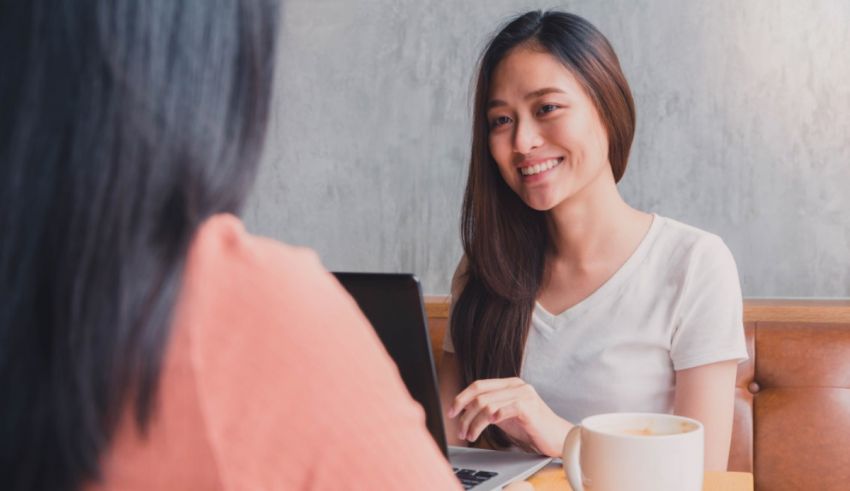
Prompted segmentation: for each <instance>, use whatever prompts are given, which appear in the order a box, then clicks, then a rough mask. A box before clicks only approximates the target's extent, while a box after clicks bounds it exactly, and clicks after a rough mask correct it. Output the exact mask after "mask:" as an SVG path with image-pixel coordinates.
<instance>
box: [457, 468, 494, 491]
mask: <svg viewBox="0 0 850 491" xmlns="http://www.w3.org/2000/svg"><path fill="white" fill-rule="evenodd" d="M452 470H453V471H454V472H455V476H457V478H458V479H459V480H460V483H461V484H462V485H463V489H470V488H472V487H473V486H478V485H479V484H481V483H482V482H484V481H486V480H487V479H490V478H491V477H493V476H495V475H496V474H497V473H496V472H488V471H476V470H472V469H458V468H456V467H455V468H452Z"/></svg>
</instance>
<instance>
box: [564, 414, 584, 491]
mask: <svg viewBox="0 0 850 491" xmlns="http://www.w3.org/2000/svg"><path fill="white" fill-rule="evenodd" d="M580 452H581V425H575V426H573V427H572V428H570V432H569V433H567V437H566V438H565V439H564V452H563V454H562V455H561V458H562V460H563V461H564V473H566V475H567V481H569V483H570V487H571V488H573V491H584V486H583V485H582V482H581V466H580V465H579V454H580Z"/></svg>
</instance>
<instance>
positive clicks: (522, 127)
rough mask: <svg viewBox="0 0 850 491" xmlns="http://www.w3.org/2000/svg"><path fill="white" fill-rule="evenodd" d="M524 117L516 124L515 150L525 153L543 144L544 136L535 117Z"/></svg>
mask: <svg viewBox="0 0 850 491" xmlns="http://www.w3.org/2000/svg"><path fill="white" fill-rule="evenodd" d="M523 119H524V120H520V121H518V122H517V124H516V125H515V126H514V128H515V129H514V151H515V152H517V153H520V154H523V155H524V154H527V153H530V152H531V151H532V150H534V149H535V148H537V147H539V146H540V145H542V144H543V137H542V136H541V135H540V131H539V128H538V127H537V124H536V122H535V121H534V120H533V119H529V118H523Z"/></svg>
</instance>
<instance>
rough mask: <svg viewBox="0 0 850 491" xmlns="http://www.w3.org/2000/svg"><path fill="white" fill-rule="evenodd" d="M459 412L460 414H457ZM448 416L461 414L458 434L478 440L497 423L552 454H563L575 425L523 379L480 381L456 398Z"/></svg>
mask: <svg viewBox="0 0 850 491" xmlns="http://www.w3.org/2000/svg"><path fill="white" fill-rule="evenodd" d="M458 415H459V416H458ZM449 417H450V418H454V417H458V427H459V431H458V437H459V438H460V439H461V440H467V441H470V442H472V441H475V440H477V439H478V437H479V436H480V435H481V432H483V431H484V429H485V428H487V426H489V425H491V424H494V425H496V426H498V427H499V428H501V429H502V430H503V431H504V432H505V433H507V434H508V435H509V436H511V437H512V438H513V439H514V440H517V441H518V442H521V443H523V444H525V445H527V446H528V447H531V449H533V450H535V451H537V452H539V453H541V454H544V455H548V456H550V457H557V456H560V455H561V450H562V447H563V445H564V438H566V437H567V432H568V431H569V430H570V428H572V426H573V425H571V424H570V423H569V422H568V421H567V420H565V419H563V418H561V417H559V416H558V415H557V414H555V413H554V411H552V410H551V409H550V408H549V406H547V405H546V403H545V402H543V400H542V399H540V396H539V395H537V391H535V390H534V387H532V386H531V385H529V384H527V383H525V382H524V381H523V380H522V379H520V378H516V377H514V378H497V379H486V380H478V381H476V382H474V383H472V384H471V385H470V386H469V387H467V388H466V389H464V390H463V392H461V393H460V394H458V395H457V397H455V399H454V403H453V404H452V407H451V409H450V410H449Z"/></svg>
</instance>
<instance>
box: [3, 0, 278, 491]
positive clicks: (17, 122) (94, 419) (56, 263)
mask: <svg viewBox="0 0 850 491" xmlns="http://www.w3.org/2000/svg"><path fill="white" fill-rule="evenodd" d="M276 21H277V8H276V6H275V4H274V2H271V1H268V0H254V1H252V0H245V1H238V0H186V1H172V0H152V1H147V2H137V1H134V0H109V1H101V0H74V1H71V0H66V1H46V0H26V1H20V2H4V3H3V5H2V6H0V107H2V108H3V110H2V112H0V199H2V203H0V230H2V233H3V237H2V240H0V299H2V303H0V390H2V392H3V400H4V402H3V404H2V405H0V435H2V437H0V476H3V477H2V481H3V488H4V489H12V490H17V489H51V490H64V489H77V488H79V487H80V486H81V485H82V484H83V483H85V482H86V481H87V480H89V479H93V478H96V477H97V475H98V462H99V459H100V456H101V453H102V452H103V451H104V449H105V448H106V447H107V445H108V443H109V441H110V438H111V437H112V434H113V432H114V430H115V427H116V422H117V420H118V418H119V417H120V415H121V412H122V411H123V410H124V407H125V405H126V404H129V403H133V404H134V408H135V410H136V413H135V414H136V417H137V421H138V422H139V424H140V425H142V427H144V424H145V423H146V422H147V421H148V418H149V415H150V411H151V410H152V408H153V404H152V402H153V399H154V396H155V393H156V385H157V379H158V375H159V367H160V364H161V361H162V355H163V352H164V348H165V345H166V343H167V341H168V333H169V328H170V317H171V312H172V309H173V306H174V301H175V296H176V294H177V292H178V290H179V288H180V278H181V272H182V267H183V264H184V261H185V256H186V252H187V249H188V246H189V244H190V241H191V239H192V236H193V234H194V232H195V230H196V229H197V228H198V226H199V225H200V224H201V223H202V222H203V221H204V220H205V219H206V218H207V217H209V216H210V215H212V214H215V213H221V212H237V211H238V210H239V208H240V206H241V204H242V202H243V200H244V198H245V195H246V194H247V191H248V189H249V187H250V184H251V182H252V181H253V176H254V173H255V167H256V163H257V161H258V158H259V153H260V151H261V146H262V141H263V137H264V133H265V126H266V119H267V112H268V102H269V93H270V90H271V80H272V60H273V51H274V42H275V40H274V33H275V27H276V23H277V22H276Z"/></svg>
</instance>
